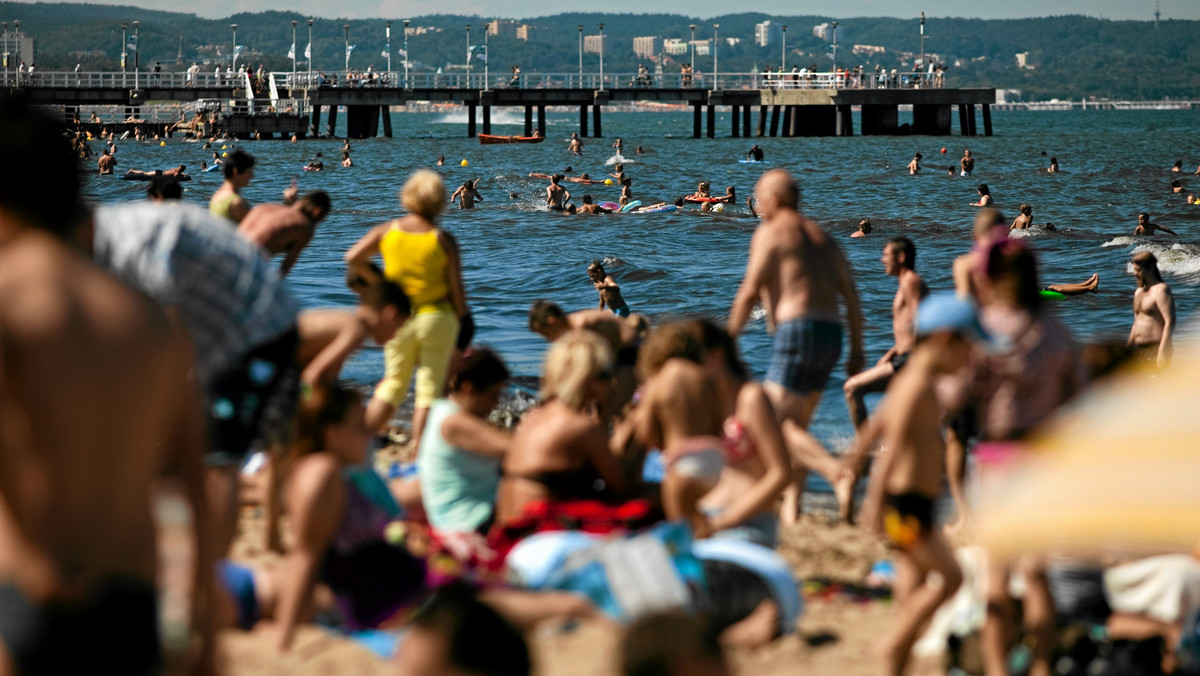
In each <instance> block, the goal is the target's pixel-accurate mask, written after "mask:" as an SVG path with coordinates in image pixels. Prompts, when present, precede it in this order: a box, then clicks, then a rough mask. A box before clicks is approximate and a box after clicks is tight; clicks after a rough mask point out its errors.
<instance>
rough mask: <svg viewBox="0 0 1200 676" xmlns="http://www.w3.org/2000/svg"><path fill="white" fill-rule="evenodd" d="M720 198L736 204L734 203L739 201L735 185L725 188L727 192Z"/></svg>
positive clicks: (727, 202)
mask: <svg viewBox="0 0 1200 676" xmlns="http://www.w3.org/2000/svg"><path fill="white" fill-rule="evenodd" d="M718 199H720V200H721V201H722V202H724V203H725V204H734V203H736V202H737V193H736V192H735V189H734V187H733V186H727V187H726V188H725V194H724V195H722V196H721V197H719V198H718Z"/></svg>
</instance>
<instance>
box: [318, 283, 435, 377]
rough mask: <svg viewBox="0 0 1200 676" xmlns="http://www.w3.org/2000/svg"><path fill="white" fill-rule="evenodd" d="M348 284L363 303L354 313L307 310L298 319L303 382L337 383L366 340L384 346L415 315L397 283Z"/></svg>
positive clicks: (351, 311)
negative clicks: (302, 338)
mask: <svg viewBox="0 0 1200 676" xmlns="http://www.w3.org/2000/svg"><path fill="white" fill-rule="evenodd" d="M349 284H350V288H351V289H352V290H353V291H354V292H355V293H357V294H358V295H359V300H360V303H359V305H358V306H357V307H356V308H354V309H353V310H350V311H347V310H332V309H331V310H321V309H318V310H305V311H304V312H301V313H300V316H299V317H298V318H297V327H298V330H299V332H300V333H301V334H302V335H303V336H304V340H303V341H302V342H301V345H300V347H299V349H298V350H297V352H296V354H297V359H298V361H300V363H302V364H305V367H304V371H302V372H301V374H300V380H301V382H304V383H307V384H309V385H332V384H334V383H336V382H337V380H338V375H339V374H340V373H341V371H342V365H343V364H345V363H346V360H347V359H349V358H350V355H352V354H354V353H355V352H356V351H358V349H359V348H361V347H362V344H363V341H364V340H365V339H366V338H368V337H369V338H371V339H372V340H373V341H375V343H376V344H377V345H383V344H384V343H386V342H388V341H389V340H391V339H392V338H393V337H395V335H396V332H397V331H399V330H400V329H401V327H403V326H404V324H405V323H406V322H407V321H408V319H409V316H410V315H411V314H412V304H411V303H410V302H409V300H408V296H406V295H404V291H403V289H401V288H400V286H399V285H398V284H396V283H395V282H390V281H387V280H385V279H380V280H377V281H372V282H368V281H366V280H363V279H355V280H351V281H350V282H349Z"/></svg>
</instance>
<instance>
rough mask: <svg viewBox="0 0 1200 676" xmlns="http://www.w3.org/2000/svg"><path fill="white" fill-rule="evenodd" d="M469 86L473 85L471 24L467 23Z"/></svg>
mask: <svg viewBox="0 0 1200 676" xmlns="http://www.w3.org/2000/svg"><path fill="white" fill-rule="evenodd" d="M467 87H468V88H470V87H471V24H467Z"/></svg>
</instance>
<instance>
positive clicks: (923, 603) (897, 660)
mask: <svg viewBox="0 0 1200 676" xmlns="http://www.w3.org/2000/svg"><path fill="white" fill-rule="evenodd" d="M904 567H908V568H909V569H910V571H911V572H910V573H908V574H909V575H911V576H912V577H911V582H913V583H915V584H913V586H912V588H911V591H909V592H907V593H906V594H905V596H906V598H904V599H903V600H900V599H897V600H898V602H899V603H900V608H899V611H900V612H899V616H898V617H897V618H896V620H895V622H894V623H893V625H892V631H891V632H890V633H889V634H888V636H887V637H886V638H885V639H884V640H883V641H882V643H881V645H880V649H881V651H882V652H883V656H884V673H887V674H900V673H903V671H904V665H905V664H907V662H908V657H909V655H910V654H911V653H912V648H913V645H914V644H916V642H917V639H918V638H920V636H921V632H922V631H923V630H924V629H925V626H926V624H927V623H928V621H929V619H930V618H932V617H933V614H934V613H935V612H937V609H938V607H939V606H941V605H942V604H943V603H945V602H946V600H948V599H950V598H951V597H952V596H954V594H955V593H956V592H957V591H958V588H959V586H960V585H961V584H962V570H961V569H960V568H959V567H958V562H957V561H956V560H955V559H954V552H952V551H951V550H950V547H949V545H947V544H946V541H945V540H943V539H942V538H941V536H940V535H938V534H937V533H932V532H931V533H929V534H927V535H926V536H925V537H924V538H923V539H922V540H920V541H918V542H917V544H915V545H914V546H913V547H912V548H911V549H910V550H908V551H906V552H897V555H896V579H897V582H899V580H900V575H901V570H902V569H903V568H904ZM930 571H937V572H938V573H940V574H941V576H942V582H941V584H939V585H937V586H932V585H929V584H926V582H925V578H926V576H927V575H928V573H929V572H930Z"/></svg>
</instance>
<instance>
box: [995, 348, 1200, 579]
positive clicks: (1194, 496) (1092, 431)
mask: <svg viewBox="0 0 1200 676" xmlns="http://www.w3.org/2000/svg"><path fill="white" fill-rule="evenodd" d="M1198 401H1200V349H1191V350H1189V351H1188V352H1187V353H1186V354H1182V353H1181V354H1177V355H1176V359H1175V361H1174V362H1173V363H1172V364H1171V365H1170V366H1169V367H1168V369H1167V370H1166V371H1165V372H1163V373H1161V374H1155V375H1151V374H1149V373H1148V372H1147V371H1145V370H1131V371H1128V372H1126V373H1123V374H1120V375H1117V376H1114V377H1113V378H1112V379H1111V380H1110V381H1109V382H1107V383H1102V384H1098V385H1097V386H1096V387H1095V388H1093V389H1092V390H1091V391H1089V392H1087V393H1085V394H1084V395H1082V396H1081V397H1080V398H1079V399H1078V400H1077V401H1076V402H1075V403H1074V404H1073V405H1072V406H1070V407H1069V408H1068V409H1065V410H1064V411H1063V413H1062V414H1061V415H1059V416H1058V417H1057V418H1056V419H1055V420H1054V421H1053V422H1051V423H1050V424H1049V425H1048V426H1047V427H1046V428H1045V429H1044V430H1043V431H1042V432H1041V433H1040V434H1038V435H1037V436H1036V438H1034V439H1033V440H1031V444H1030V445H1031V448H1030V449H1029V452H1028V453H1027V454H1025V456H1026V457H1025V458H1024V459H1023V460H1022V461H1021V462H1020V464H1019V465H1018V466H1016V467H1014V468H1013V469H1012V470H1011V471H1006V472H1005V473H1004V474H1003V475H1002V476H999V477H996V478H995V480H994V481H986V484H987V485H986V486H985V487H984V489H983V491H982V493H983V494H982V496H981V500H980V509H979V536H980V541H981V543H982V544H983V545H984V546H986V547H988V548H989V549H990V550H991V551H992V552H994V553H996V554H1018V553H1023V552H1061V553H1068V554H1074V555H1084V556H1086V555H1093V556H1098V555H1103V554H1105V553H1109V552H1122V553H1161V552H1165V551H1191V550H1192V549H1193V548H1194V547H1196V546H1197V544H1198V543H1200V407H1198V406H1197V402H1198Z"/></svg>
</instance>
